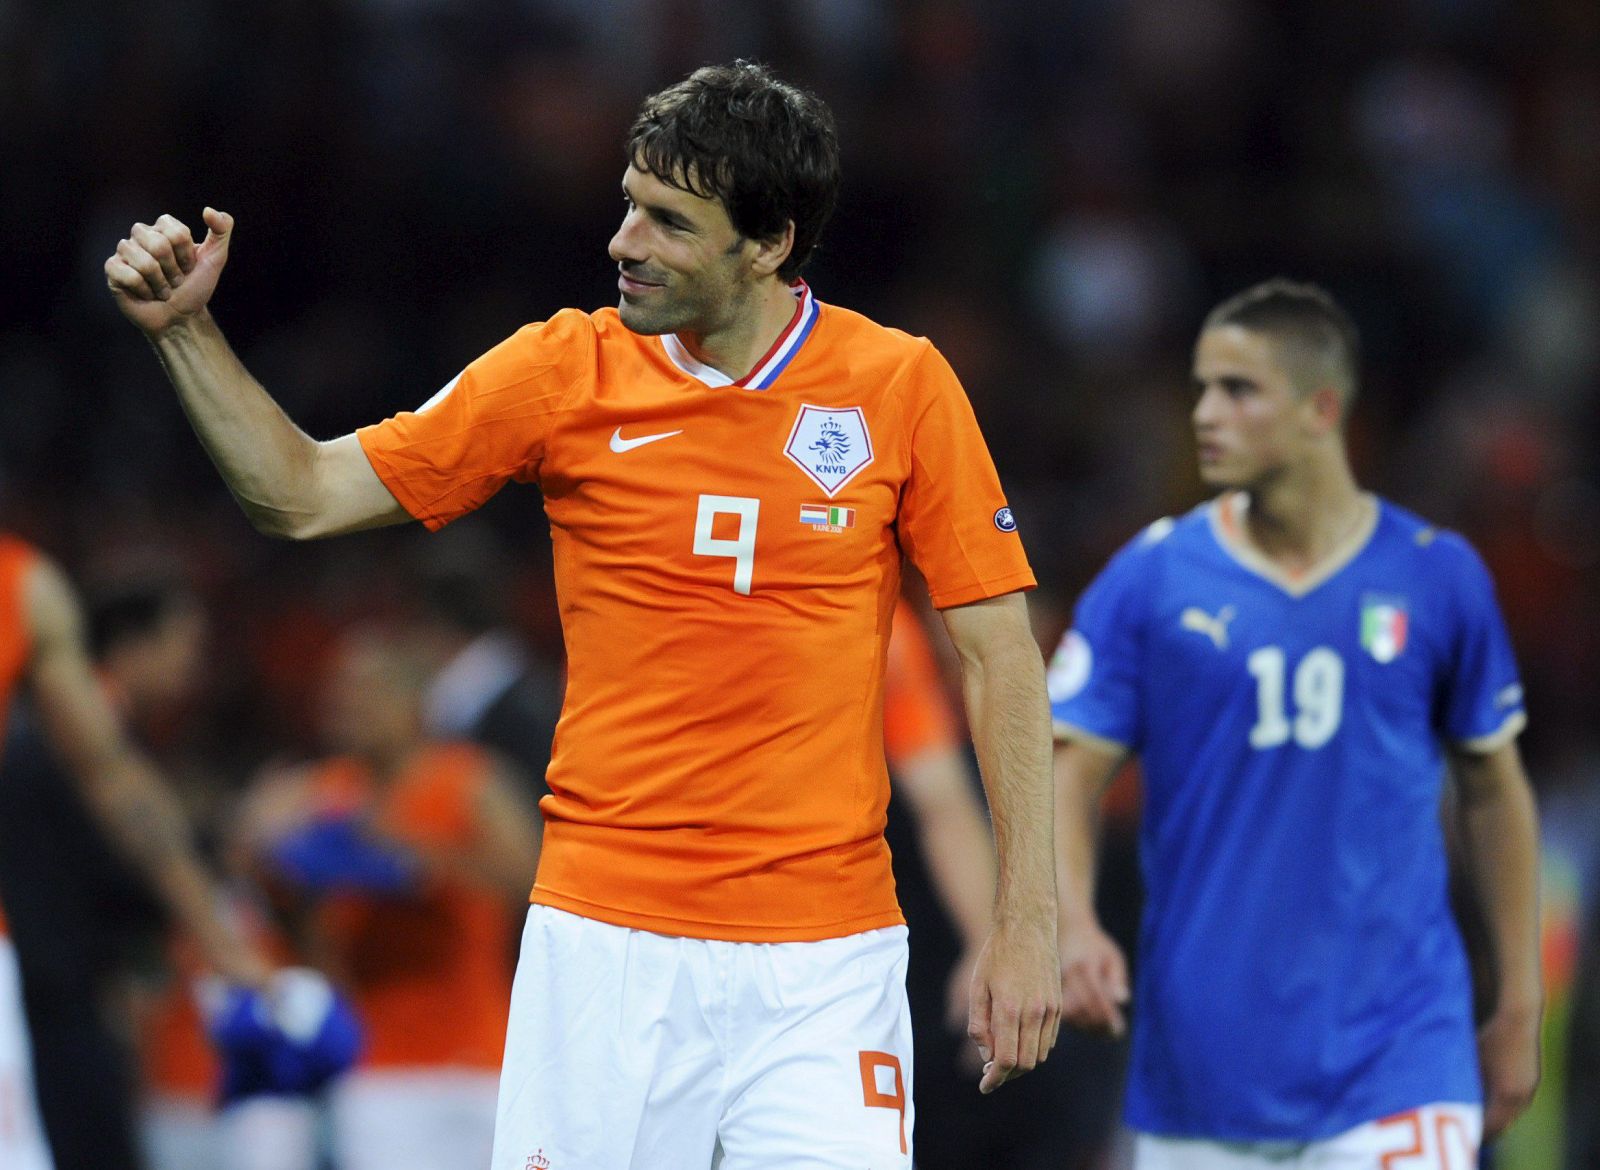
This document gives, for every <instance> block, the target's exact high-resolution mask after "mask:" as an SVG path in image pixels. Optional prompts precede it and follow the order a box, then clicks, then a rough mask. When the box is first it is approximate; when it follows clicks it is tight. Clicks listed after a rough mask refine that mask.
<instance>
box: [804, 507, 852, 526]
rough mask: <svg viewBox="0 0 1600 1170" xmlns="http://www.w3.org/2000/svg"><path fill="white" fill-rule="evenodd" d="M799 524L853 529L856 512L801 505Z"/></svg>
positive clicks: (848, 509)
mask: <svg viewBox="0 0 1600 1170" xmlns="http://www.w3.org/2000/svg"><path fill="white" fill-rule="evenodd" d="M800 523H802V524H825V525H827V526H828V527H829V528H854V527H855V526H856V510H855V509H854V508H833V507H829V506H827V505H824V504H801V505H800Z"/></svg>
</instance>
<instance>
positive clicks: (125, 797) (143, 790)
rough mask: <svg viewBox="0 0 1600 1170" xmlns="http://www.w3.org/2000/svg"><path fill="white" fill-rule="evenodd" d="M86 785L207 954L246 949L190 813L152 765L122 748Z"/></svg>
mask: <svg viewBox="0 0 1600 1170" xmlns="http://www.w3.org/2000/svg"><path fill="white" fill-rule="evenodd" d="M83 788H84V792H85V795H86V797H87V800H88V802H89V805H90V807H91V808H92V809H93V810H94V812H95V814H96V816H97V818H98V820H99V821H100V823H101V825H102V826H103V827H104V828H105V830H106V832H107V833H108V834H109V835H110V837H111V838H112V840H113V841H114V843H115V844H116V845H117V846H118V847H119V849H120V851H121V852H122V853H123V855H124V856H126V857H127V858H128V860H129V861H131V862H132V863H133V864H134V865H135V866H136V867H137V868H138V870H139V871H140V872H141V873H143V874H144V876H145V878H146V879H147V880H148V881H149V882H150V884H151V886H152V888H153V889H154V890H155V891H156V893H157V895H158V896H159V898H160V899H161V902H162V904H163V905H164V906H165V907H166V908H167V910H168V912H169V913H170V914H171V915H172V916H173V918H174V919H175V920H176V921H177V922H178V923H179V924H180V925H181V926H182V927H183V929H184V930H186V931H187V932H188V933H189V934H190V935H191V936H193V938H194V939H195V941H196V942H197V943H198V944H199V945H200V947H201V949H202V950H203V951H204V952H205V954H206V955H207V956H209V957H214V956H219V955H225V954H235V953H239V952H241V951H243V950H244V949H245V948H244V944H243V943H242V942H241V940H240V939H239V938H238V937H237V935H236V934H235V933H234V932H233V931H232V930H231V928H230V927H229V926H228V925H227V923H226V921H225V920H224V919H223V918H222V917H221V914H220V899H219V897H218V893H217V889H216V886H215V884H214V882H213V881H212V879H211V877H210V875H209V873H208V872H207V870H206V868H205V866H204V865H202V864H201V861H200V858H199V856H198V854H197V853H196V851H195V848H194V844H193V841H192V839H191V836H190V832H189V822H188V819H187V817H186V816H185V815H184V812H183V810H182V808H181V807H180V805H179V804H178V800H177V798H176V797H175V796H174V795H173V794H172V793H171V791H170V790H168V788H167V787H166V785H165V784H164V783H163V782H162V781H161V779H160V778H159V777H158V776H157V775H156V774H155V772H154V771H153V770H152V769H151V768H150V766H149V765H148V764H147V763H145V761H144V760H143V759H142V758H141V757H140V756H139V755H138V754H137V753H136V752H134V751H132V750H130V749H124V750H123V751H122V752H120V753H119V754H117V755H116V756H115V757H114V758H110V759H107V760H105V761H104V762H102V763H100V764H98V765H96V766H95V767H94V768H93V771H92V772H91V773H90V774H89V775H86V776H85V783H84V785H83Z"/></svg>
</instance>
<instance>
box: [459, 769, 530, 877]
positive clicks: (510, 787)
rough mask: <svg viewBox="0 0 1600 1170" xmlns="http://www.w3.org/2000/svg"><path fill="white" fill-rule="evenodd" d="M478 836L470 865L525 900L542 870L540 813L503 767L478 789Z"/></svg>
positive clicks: (478, 874) (469, 861)
mask: <svg viewBox="0 0 1600 1170" xmlns="http://www.w3.org/2000/svg"><path fill="white" fill-rule="evenodd" d="M474 811H475V812H476V814H477V821H478V834H477V839H476V841H475V842H474V845H473V848H472V851H471V853H470V855H469V857H468V864H469V865H470V867H471V869H472V871H473V872H474V873H475V874H476V875H477V876H478V877H479V879H480V880H482V881H484V882H487V883H489V884H490V885H492V886H494V887H495V888H496V889H500V890H503V891H505V893H506V894H508V895H509V896H511V897H513V898H516V899H518V900H519V901H524V900H526V899H527V897H528V891H529V890H530V889H532V888H533V878H534V875H535V874H536V873H537V872H538V869H539V846H540V843H541V841H542V839H543V827H544V826H543V823H542V822H541V820H540V817H539V811H538V809H537V808H535V807H534V805H533V803H532V802H531V801H530V800H529V799H528V798H527V797H525V796H524V795H523V794H522V793H521V792H520V791H519V790H518V789H517V787H516V786H515V784H514V782H513V781H512V780H511V779H510V778H509V777H508V776H507V775H506V774H505V773H504V772H503V771H501V770H500V769H499V768H496V769H494V771H493V772H492V773H491V774H490V777H489V781H488V783H486V784H485V785H484V786H483V787H482V788H480V789H479V790H478V798H477V802H476V807H475V809H474Z"/></svg>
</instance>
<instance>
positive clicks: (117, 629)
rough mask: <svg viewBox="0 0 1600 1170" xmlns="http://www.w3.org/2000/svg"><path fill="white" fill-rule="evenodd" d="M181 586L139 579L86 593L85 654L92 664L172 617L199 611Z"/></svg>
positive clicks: (162, 579)
mask: <svg viewBox="0 0 1600 1170" xmlns="http://www.w3.org/2000/svg"><path fill="white" fill-rule="evenodd" d="M199 605H200V603H199V601H198V600H197V599H196V597H195V595H194V594H193V593H192V592H190V591H189V588H188V587H187V586H186V585H184V584H183V583H182V582H180V581H178V580H175V579H172V578H167V577H157V576H150V577H140V578H130V579H127V580H121V581H116V582H114V583H111V584H107V585H103V586H101V587H99V588H97V589H95V590H93V591H92V592H90V593H89V595H88V598H87V600H86V603H85V606H84V609H85V612H86V617H87V622H86V624H87V626H88V641H89V654H90V656H91V657H92V658H93V659H94V660H95V661H96V662H103V661H104V660H105V659H106V657H107V656H108V655H110V654H111V653H112V652H114V651H116V650H117V649H119V648H121V647H122V646H125V645H127V644H128V643H130V642H135V641H138V640H139V639H140V638H147V637H149V636H150V635H152V634H154V633H156V632H157V631H158V630H160V629H161V627H162V626H164V625H166V623H167V622H168V621H170V620H171V619H172V618H173V617H174V616H175V615H176V614H179V613H183V612H187V611H189V610H192V609H197V608H199Z"/></svg>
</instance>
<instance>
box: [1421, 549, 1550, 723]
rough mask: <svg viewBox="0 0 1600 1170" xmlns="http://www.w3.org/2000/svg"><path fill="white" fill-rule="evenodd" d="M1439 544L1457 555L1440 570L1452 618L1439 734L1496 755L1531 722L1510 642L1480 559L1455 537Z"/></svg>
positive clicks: (1450, 558)
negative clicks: (1450, 605) (1440, 731)
mask: <svg viewBox="0 0 1600 1170" xmlns="http://www.w3.org/2000/svg"><path fill="white" fill-rule="evenodd" d="M1438 543H1439V544H1440V545H1445V546H1447V547H1448V551H1449V552H1452V553H1454V554H1455V555H1452V556H1450V557H1449V558H1448V563H1442V564H1441V565H1440V571H1441V572H1442V573H1444V574H1445V575H1446V579H1445V581H1444V582H1443V584H1444V585H1445V588H1446V589H1447V590H1448V591H1449V594H1450V597H1451V600H1452V603H1453V605H1452V608H1453V614H1452V616H1453V618H1454V630H1453V638H1452V641H1451V653H1450V658H1449V661H1448V662H1447V663H1446V664H1445V671H1444V693H1443V696H1442V699H1443V701H1442V704H1441V708H1440V709H1441V711H1442V718H1443V720H1444V726H1443V728H1442V729H1441V730H1442V732H1443V734H1444V736H1445V738H1446V739H1448V740H1450V741H1451V742H1452V743H1455V744H1457V745H1458V746H1460V747H1463V748H1466V749H1467V750H1468V751H1478V752H1489V751H1493V750H1494V749H1495V748H1498V747H1500V746H1501V745H1503V744H1505V743H1507V742H1509V741H1510V740H1512V739H1514V738H1515V737H1516V735H1517V734H1518V733H1519V732H1520V731H1521V730H1522V728H1523V727H1524V726H1525V725H1526V723H1527V721H1528V719H1527V713H1526V711H1525V709H1524V707H1523V696H1522V682H1521V679H1520V677H1519V676H1518V673H1517V662H1516V656H1515V654H1514V653H1513V652H1512V649H1511V636H1510V634H1509V633H1507V632H1506V625H1505V620H1504V618H1502V617H1501V614H1500V604H1499V602H1498V600H1497V599H1496V597H1495V590H1494V581H1493V579H1492V578H1491V577H1490V576H1489V570H1488V567H1487V566H1486V565H1484V563H1483V561H1482V559H1481V558H1480V557H1479V556H1478V554H1477V553H1476V552H1475V551H1474V550H1473V549H1472V547H1471V546H1470V545H1469V544H1467V542H1466V541H1465V540H1462V539H1461V538H1460V537H1458V536H1455V535H1454V534H1453V533H1451V534H1445V535H1443V536H1441V537H1440V539H1439V542H1438ZM1449 546H1453V547H1449ZM1440 551H1447V549H1441V550H1440Z"/></svg>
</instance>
